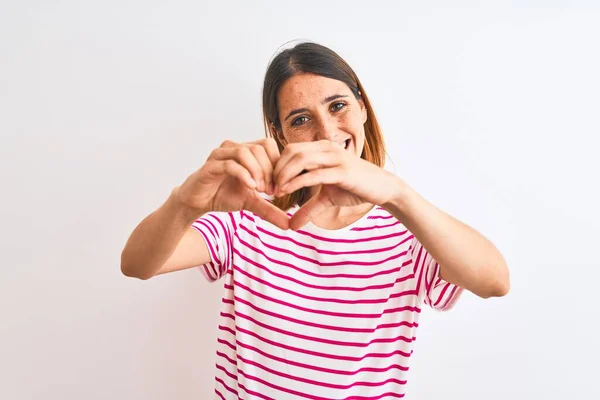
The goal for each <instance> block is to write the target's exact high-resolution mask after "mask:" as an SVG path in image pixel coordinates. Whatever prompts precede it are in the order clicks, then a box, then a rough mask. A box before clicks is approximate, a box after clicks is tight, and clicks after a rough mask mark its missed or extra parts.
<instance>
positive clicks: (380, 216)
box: [367, 214, 396, 219]
mask: <svg viewBox="0 0 600 400" xmlns="http://www.w3.org/2000/svg"><path fill="white" fill-rule="evenodd" d="M392 218H396V217H394V216H393V215H391V214H390V215H369V216H368V217H367V219H392Z"/></svg>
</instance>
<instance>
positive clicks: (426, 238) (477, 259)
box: [382, 178, 510, 298]
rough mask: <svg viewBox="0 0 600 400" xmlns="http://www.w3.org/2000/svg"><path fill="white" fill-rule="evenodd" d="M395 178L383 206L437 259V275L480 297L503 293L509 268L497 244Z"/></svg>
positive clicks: (496, 295) (507, 281)
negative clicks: (394, 188) (389, 194)
mask: <svg viewBox="0 0 600 400" xmlns="http://www.w3.org/2000/svg"><path fill="white" fill-rule="evenodd" d="M397 179H398V183H397V186H396V188H397V193H396V195H394V196H392V198H391V200H390V201H389V202H387V203H385V204H383V205H382V207H384V208H385V209H386V210H388V211H389V212H390V213H391V214H392V215H394V216H395V217H396V218H397V219H399V220H400V221H402V223H403V224H404V225H405V226H406V227H407V228H408V230H409V231H411V232H412V233H413V234H414V235H415V238H416V239H417V240H418V241H419V242H420V243H421V244H422V245H423V247H424V248H425V249H426V250H427V251H428V252H429V254H431V256H432V257H433V258H434V259H435V260H436V261H437V263H438V264H439V265H440V277H441V278H442V279H443V280H445V281H447V282H450V283H453V284H455V285H458V286H460V287H462V288H464V289H466V290H469V291H470V292H472V293H474V294H476V295H477V296H480V297H482V298H488V297H500V296H504V295H506V294H507V293H508V291H509V287H510V278H509V271H508V267H507V265H506V262H505V260H504V258H503V256H502V254H500V252H499V251H498V250H497V249H496V247H494V245H493V244H492V243H490V241H488V240H487V239H486V238H485V237H483V236H482V235H481V234H479V233H478V232H477V231H475V230H474V229H473V228H471V227H469V226H467V225H466V224H464V223H462V222H460V221H458V220H457V219H455V218H453V217H451V216H450V215H448V214H446V213H444V212H443V211H441V210H439V209H438V208H436V207H435V206H434V205H432V204H431V203H429V202H428V201H426V200H425V199H424V198H422V197H421V196H420V195H419V194H418V193H417V192H415V191H414V190H413V189H411V188H410V187H409V186H408V185H407V184H406V183H404V182H403V181H402V180H401V179H400V178H397Z"/></svg>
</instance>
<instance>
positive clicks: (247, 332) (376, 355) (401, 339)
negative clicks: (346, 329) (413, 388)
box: [219, 325, 416, 362]
mask: <svg viewBox="0 0 600 400" xmlns="http://www.w3.org/2000/svg"><path fill="white" fill-rule="evenodd" d="M219 329H222V325H219ZM236 330H237V331H238V332H241V333H243V334H245V335H248V336H252V337H254V338H256V339H258V340H260V341H261V342H264V343H267V344H269V345H271V346H275V347H280V348H282V349H286V350H290V351H294V352H297V353H302V354H308V355H311V356H315V357H322V358H328V359H332V360H343V361H351V362H360V361H362V360H364V359H366V358H391V357H393V356H395V355H400V356H402V357H410V353H407V352H405V351H402V350H395V351H392V352H390V353H367V354H364V355H362V356H355V357H352V356H342V355H338V354H329V353H321V352H318V351H313V350H308V349H304V348H300V347H294V346H290V345H287V344H284V343H279V342H275V341H273V340H270V339H267V338H265V337H262V336H260V335H259V334H258V333H256V332H254V331H251V330H248V329H244V328H242V327H239V326H236ZM415 339H416V338H415V337H414V336H413V337H412V338H407V337H405V336H401V335H400V336H396V337H395V338H390V339H375V341H372V342H369V344H371V343H375V342H377V343H380V342H387V343H395V342H405V343H411V342H414V340H415Z"/></svg>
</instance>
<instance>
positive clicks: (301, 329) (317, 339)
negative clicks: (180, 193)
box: [193, 206, 462, 400]
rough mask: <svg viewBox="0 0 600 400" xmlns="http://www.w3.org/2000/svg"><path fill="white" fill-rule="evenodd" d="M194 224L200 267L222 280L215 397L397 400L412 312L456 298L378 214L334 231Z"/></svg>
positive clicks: (415, 247)
mask: <svg viewBox="0 0 600 400" xmlns="http://www.w3.org/2000/svg"><path fill="white" fill-rule="evenodd" d="M297 209H298V207H297V206H296V207H293V208H292V209H290V210H289V212H288V213H289V214H290V215H291V214H293V213H294V212H295V211H296V210H297ZM193 226H194V227H195V228H196V229H197V230H198V231H199V232H200V233H201V234H202V235H203V237H204V239H205V240H206V242H207V244H208V247H209V250H210V256H211V262H209V263H208V264H206V265H202V266H200V268H201V269H202V271H203V272H204V274H205V276H206V277H207V278H208V279H209V280H210V281H215V280H217V279H220V278H224V279H223V280H224V289H225V291H224V296H223V299H222V303H221V313H220V317H219V318H220V319H219V327H218V342H217V357H216V358H217V363H216V376H215V398H216V399H236V400H237V399H398V398H402V397H404V395H405V392H406V382H407V372H408V369H409V364H410V356H411V354H412V351H413V346H414V343H415V338H416V330H417V327H418V326H419V324H418V320H419V314H420V312H421V306H422V305H423V304H426V305H428V306H431V307H433V308H434V309H436V310H448V309H450V308H451V307H452V306H453V305H454V303H455V302H456V300H457V299H458V298H459V296H460V294H461V292H462V289H461V288H460V287H458V286H455V285H453V284H450V283H447V282H445V281H443V280H442V279H440V278H439V276H438V275H439V266H438V264H437V263H436V262H435V260H434V259H432V257H431V256H430V255H429V254H428V253H427V251H426V250H425V249H424V248H423V247H422V246H421V244H420V243H419V242H418V241H417V240H416V239H415V237H414V236H413V235H412V234H411V233H410V232H409V231H408V230H407V229H406V227H405V226H404V225H403V224H402V223H401V222H400V221H398V220H397V219H396V218H394V217H393V216H392V215H391V214H390V213H389V212H387V211H385V210H384V209H383V208H381V207H377V206H376V207H373V208H372V209H371V211H370V212H369V213H368V214H367V215H365V216H364V217H363V218H361V219H360V220H358V221H356V222H355V223H353V224H351V225H350V226H348V227H345V228H343V229H338V230H327V229H322V228H319V227H317V226H316V225H314V224H312V223H309V224H307V225H306V226H304V227H303V228H302V229H301V230H299V231H297V232H295V231H292V230H287V231H284V230H281V229H279V228H277V227H275V226H274V225H272V224H270V223H268V222H266V221H264V220H262V219H261V218H260V217H258V216H257V215H254V214H253V213H250V212H248V211H240V212H233V213H209V214H206V215H204V216H203V217H202V218H200V219H198V221H196V222H195V223H194V224H193Z"/></svg>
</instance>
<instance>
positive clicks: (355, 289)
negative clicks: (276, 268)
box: [233, 249, 412, 292]
mask: <svg viewBox="0 0 600 400" xmlns="http://www.w3.org/2000/svg"><path fill="white" fill-rule="evenodd" d="M233 251H234V253H235V254H236V255H237V256H238V257H239V258H241V259H242V260H244V261H245V262H247V263H249V264H252V265H253V266H255V267H257V268H259V269H262V270H263V271H267V272H268V273H269V274H271V275H273V276H277V277H278V278H282V279H285V280H288V281H291V282H294V283H297V284H299V285H302V286H306V287H310V288H314V289H322V290H347V291H353V292H361V291H364V290H371V289H383V288H386V287H392V286H394V284H382V285H369V286H363V287H360V286H359V287H354V286H321V285H314V284H309V283H305V282H303V281H300V280H298V279H295V278H292V277H290V276H288V275H284V274H279V273H276V272H273V270H271V269H269V268H268V267H266V266H265V265H264V264H262V263H258V262H256V261H254V260H252V259H251V258H249V257H247V256H246V255H244V254H242V253H241V252H239V251H238V250H237V249H234V250H233ZM259 254H262V255H264V256H265V257H266V258H267V259H269V261H271V262H273V263H274V264H279V265H283V266H284V267H289V268H292V269H293V270H296V271H298V272H301V273H303V274H305V275H309V276H314V277H316V278H357V279H368V278H374V277H376V276H382V275H388V274H394V273H398V272H400V270H401V269H402V268H404V267H405V266H407V265H409V264H411V263H412V260H407V261H404V262H403V263H402V264H401V265H399V266H397V267H395V268H391V269H387V270H383V271H379V272H375V273H372V274H368V275H357V274H352V275H350V274H330V275H323V274H317V273H316V272H312V271H307V270H304V269H302V268H299V267H296V266H295V265H293V264H290V263H287V262H283V261H277V260H274V259H271V258H270V257H267V256H266V255H265V254H264V253H262V252H261V253H259Z"/></svg>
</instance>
